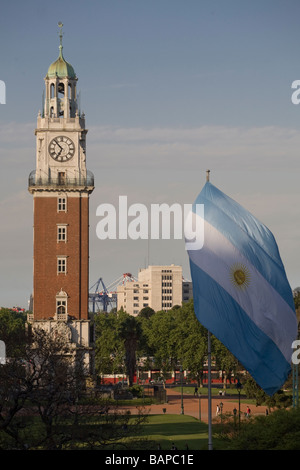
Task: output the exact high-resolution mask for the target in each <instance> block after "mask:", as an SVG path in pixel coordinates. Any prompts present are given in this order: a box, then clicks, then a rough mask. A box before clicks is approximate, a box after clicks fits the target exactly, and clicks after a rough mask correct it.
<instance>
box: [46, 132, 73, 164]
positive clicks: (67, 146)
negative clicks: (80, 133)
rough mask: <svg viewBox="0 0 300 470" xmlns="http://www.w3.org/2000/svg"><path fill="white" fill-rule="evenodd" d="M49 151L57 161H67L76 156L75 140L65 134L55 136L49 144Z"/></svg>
mask: <svg viewBox="0 0 300 470" xmlns="http://www.w3.org/2000/svg"><path fill="white" fill-rule="evenodd" d="M49 153H50V155H51V157H52V158H53V159H54V160H56V161H57V162H66V161H68V160H70V159H71V158H72V157H73V156H74V153H75V145H74V142H72V140H71V139H69V137H66V136H63V135H60V136H58V137H55V138H54V139H52V140H51V142H50V144H49Z"/></svg>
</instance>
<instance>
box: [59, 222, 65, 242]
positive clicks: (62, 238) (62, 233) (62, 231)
mask: <svg viewBox="0 0 300 470" xmlns="http://www.w3.org/2000/svg"><path fill="white" fill-rule="evenodd" d="M57 241H58V242H66V241H67V227H66V225H58V226H57Z"/></svg>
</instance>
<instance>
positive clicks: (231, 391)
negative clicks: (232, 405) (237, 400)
mask: <svg viewBox="0 0 300 470" xmlns="http://www.w3.org/2000/svg"><path fill="white" fill-rule="evenodd" d="M172 390H175V391H176V392H179V393H181V387H180V386H179V387H172ZM194 391H195V387H192V386H191V387H189V386H185V387H183V393H187V394H189V395H194ZM220 391H223V388H217V387H212V388H211V394H212V395H219V392H220ZM198 393H200V394H201V395H207V394H208V389H207V387H201V388H199V389H198ZM226 394H227V395H234V396H236V397H238V391H237V390H236V389H235V388H229V387H228V388H227V389H226ZM243 395H245V393H244V392H243V390H242V391H241V397H242V396H243Z"/></svg>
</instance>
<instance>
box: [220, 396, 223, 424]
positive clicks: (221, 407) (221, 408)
mask: <svg viewBox="0 0 300 470" xmlns="http://www.w3.org/2000/svg"><path fill="white" fill-rule="evenodd" d="M220 410H221V429H222V424H223V422H222V410H223V403H222V402H221V403H220Z"/></svg>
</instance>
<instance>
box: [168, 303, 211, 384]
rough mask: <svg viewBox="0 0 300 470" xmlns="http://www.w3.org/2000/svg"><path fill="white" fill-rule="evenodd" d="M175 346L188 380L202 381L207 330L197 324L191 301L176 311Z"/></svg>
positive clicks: (205, 356) (199, 382)
mask: <svg viewBox="0 0 300 470" xmlns="http://www.w3.org/2000/svg"><path fill="white" fill-rule="evenodd" d="M175 319H176V333H175V335H176V344H177V348H178V357H179V358H180V362H181V364H182V366H183V368H184V369H185V370H188V371H189V378H190V379H193V380H197V383H198V386H200V385H201V383H202V380H203V370H204V361H205V359H206V358H207V330H206V329H205V328H204V327H203V325H201V323H199V321H198V320H197V318H196V315H195V312H194V305H193V300H190V301H189V302H187V303H184V304H183V306H182V307H181V308H178V309H176V312H175Z"/></svg>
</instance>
